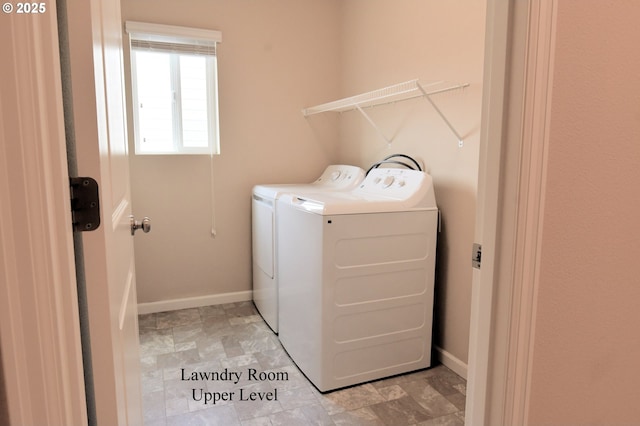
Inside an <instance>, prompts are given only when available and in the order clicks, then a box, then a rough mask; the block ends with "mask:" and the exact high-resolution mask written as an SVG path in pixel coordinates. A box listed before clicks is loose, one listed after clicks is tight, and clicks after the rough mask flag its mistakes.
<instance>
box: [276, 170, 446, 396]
mask: <svg viewBox="0 0 640 426" xmlns="http://www.w3.org/2000/svg"><path fill="white" fill-rule="evenodd" d="M277 209H278V217H277V228H278V244H279V258H278V270H279V273H280V280H279V293H278V299H279V338H280V341H281V342H282V344H283V346H284V348H285V349H286V350H287V352H288V353H289V355H290V356H291V358H292V359H293V360H294V361H295V363H296V364H297V365H298V367H299V368H300V369H301V370H302V372H303V373H304V374H305V375H306V376H307V378H309V380H311V382H312V383H313V384H314V385H315V386H316V387H317V388H318V389H319V390H320V391H322V392H325V391H329V390H333V389H337V388H341V387H345V386H351V385H355V384H358V383H363V382H366V381H370V380H375V379H379V378H383V377H387V376H391V375H394V374H400V373H405V372H409V371H413V370H417V369H421V368H425V367H429V366H430V365H431V334H432V316H433V314H432V312H433V288H434V272H435V250H436V238H437V228H438V209H437V206H436V202H435V196H434V192H433V185H432V179H431V176H430V175H428V174H426V173H423V172H419V171H414V170H400V169H374V170H371V172H370V173H369V174H368V175H367V177H366V178H365V179H364V181H363V182H362V184H361V185H360V186H359V187H358V188H356V189H354V190H352V191H348V192H342V193H316V194H309V193H307V194H295V193H293V194H285V195H283V196H282V197H280V198H279V199H278V201H277Z"/></svg>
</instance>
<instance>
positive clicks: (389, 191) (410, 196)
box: [280, 169, 438, 215]
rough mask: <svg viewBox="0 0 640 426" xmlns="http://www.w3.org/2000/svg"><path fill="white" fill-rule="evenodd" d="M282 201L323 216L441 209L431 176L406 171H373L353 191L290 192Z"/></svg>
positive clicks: (414, 171)
mask: <svg viewBox="0 0 640 426" xmlns="http://www.w3.org/2000/svg"><path fill="white" fill-rule="evenodd" d="M280 202H281V203H284V204H290V205H292V206H293V207H295V208H298V209H301V210H305V211H308V212H310V213H314V214H321V215H339V214H358V213H382V212H398V211H415V210H437V209H438V207H437V205H436V202H435V196H434V193H433V181H432V178H431V176H430V175H428V174H426V173H424V172H419V171H416V170H404V169H374V170H372V171H371V172H370V173H369V175H368V176H367V177H366V178H365V179H364V181H363V182H362V184H360V186H359V187H358V188H356V189H354V190H352V191H343V192H315V193H312V192H306V193H303V192H298V193H290V194H286V195H283V196H282V197H281V199H280Z"/></svg>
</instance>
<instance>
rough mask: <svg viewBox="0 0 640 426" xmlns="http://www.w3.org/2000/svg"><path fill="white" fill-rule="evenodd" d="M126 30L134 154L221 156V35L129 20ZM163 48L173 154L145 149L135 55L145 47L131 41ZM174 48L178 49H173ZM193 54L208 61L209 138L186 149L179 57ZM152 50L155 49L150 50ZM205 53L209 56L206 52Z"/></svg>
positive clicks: (212, 31)
mask: <svg viewBox="0 0 640 426" xmlns="http://www.w3.org/2000/svg"><path fill="white" fill-rule="evenodd" d="M125 31H126V32H127V33H128V34H129V41H130V43H129V57H130V71H131V96H132V107H133V109H132V114H133V126H134V128H133V134H134V154H135V155H215V154H220V130H219V126H220V122H219V121H220V120H219V113H218V69H217V68H218V67H217V55H216V48H217V43H220V42H221V41H222V33H221V32H220V31H215V30H205V29H199V28H188V27H177V26H171V25H161V24H150V23H143V22H134V21H127V22H126V23H125ZM133 40H136V41H137V42H140V43H145V42H148V43H151V44H155V45H160V46H164V45H166V46H167V48H164V47H161V48H160V49H158V50H157V52H158V53H166V54H167V55H169V61H170V80H171V86H172V90H173V93H174V102H173V103H172V130H173V135H172V141H173V149H172V150H171V151H158V150H149V149H145V148H143V147H142V137H141V134H140V130H141V129H140V117H139V108H138V78H137V58H136V52H141V51H145V50H146V49H145V48H137V47H133V46H132V43H131V42H132V41H133ZM172 46H173V47H176V48H177V50H172ZM190 48H192V49H193V54H196V55H200V56H203V57H204V58H205V75H206V92H207V117H208V119H207V135H208V141H207V146H206V147H185V146H184V141H183V133H182V131H183V121H182V93H181V79H180V57H181V56H182V55H188V54H191V52H190ZM148 50H149V51H153V49H148ZM203 52H206V53H203Z"/></svg>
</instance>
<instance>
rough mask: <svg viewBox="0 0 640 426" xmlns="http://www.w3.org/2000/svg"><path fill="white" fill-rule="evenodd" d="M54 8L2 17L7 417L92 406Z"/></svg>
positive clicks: (80, 412)
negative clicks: (84, 352) (85, 369)
mask: <svg viewBox="0 0 640 426" xmlns="http://www.w3.org/2000/svg"><path fill="white" fill-rule="evenodd" d="M47 7H48V10H46V12H45V13H43V14H41V15H38V17H37V19H36V18H35V17H31V16H27V15H16V14H15V13H14V14H3V16H2V17H0V19H1V20H2V25H0V39H1V40H2V44H3V47H2V53H3V55H2V56H3V61H2V64H1V65H0V69H1V70H2V73H1V75H2V79H0V88H1V93H2V97H1V98H0V141H1V144H0V281H1V282H2V285H1V286H0V342H1V344H2V348H1V350H0V353H1V356H2V366H1V367H2V373H3V374H2V376H0V378H2V379H3V380H2V381H4V383H0V387H2V386H4V392H0V398H2V395H1V394H3V393H4V397H5V398H6V401H0V423H3V421H7V420H8V422H9V424H16V425H18V424H24V425H35V424H61V425H62V424H68V425H71V424H77V425H80V424H87V411H86V403H85V387H84V377H83V369H82V347H81V342H80V327H79V313H78V302H77V292H76V279H75V261H74V251H73V237H72V230H71V211H70V198H69V173H68V171H67V155H66V152H65V130H64V113H63V107H62V86H61V76H60V57H59V49H58V23H57V17H56V11H55V7H54V4H48V5H47ZM3 402H6V407H4V409H3V407H2V405H3ZM3 411H4V412H3ZM7 417H8V418H7Z"/></svg>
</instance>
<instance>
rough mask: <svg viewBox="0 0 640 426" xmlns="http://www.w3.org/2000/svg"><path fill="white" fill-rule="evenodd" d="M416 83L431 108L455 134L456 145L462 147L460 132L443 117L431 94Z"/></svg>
mask: <svg viewBox="0 0 640 426" xmlns="http://www.w3.org/2000/svg"><path fill="white" fill-rule="evenodd" d="M416 85H417V86H418V89H420V91H421V92H422V94H423V95H424V97H425V98H427V100H428V101H429V103H430V104H431V106H432V107H433V109H435V110H436V112H437V113H438V115H440V117H442V120H444V122H445V123H446V124H447V126H448V127H449V129H450V130H451V131H452V132H453V134H454V135H456V137H457V138H458V146H459V147H460V148H462V146H463V145H464V141H463V140H462V137H461V136H460V134H459V133H458V132H457V131H456V129H455V128H454V127H453V125H452V124H451V123H450V122H449V120H447V117H445V115H444V114H443V113H442V111H441V110H440V108H438V106H437V105H436V104H435V102H433V100H432V99H431V96H430V95H429V93H427V91H426V90H424V88H423V87H422V85H421V84H419V83H416Z"/></svg>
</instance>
